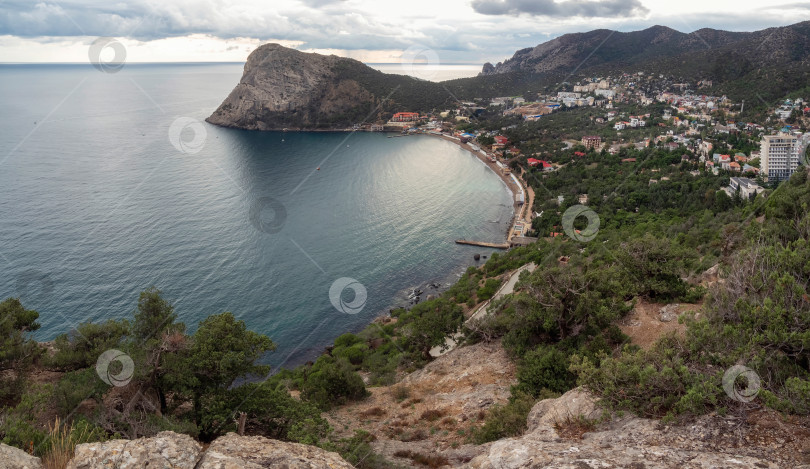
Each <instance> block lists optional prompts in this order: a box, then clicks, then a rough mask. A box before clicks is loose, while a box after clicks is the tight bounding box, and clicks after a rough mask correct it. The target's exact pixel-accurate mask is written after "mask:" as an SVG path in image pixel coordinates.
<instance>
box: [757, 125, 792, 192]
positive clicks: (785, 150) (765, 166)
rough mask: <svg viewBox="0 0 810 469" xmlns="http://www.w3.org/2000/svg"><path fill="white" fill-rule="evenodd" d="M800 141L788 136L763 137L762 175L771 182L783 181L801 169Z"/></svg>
mask: <svg viewBox="0 0 810 469" xmlns="http://www.w3.org/2000/svg"><path fill="white" fill-rule="evenodd" d="M800 147H801V144H800V140H799V139H798V138H797V137H795V136H793V135H788V134H779V135H766V136H764V137H762V144H761V148H760V150H761V152H762V157H761V158H762V161H761V169H762V175H763V176H764V177H767V178H768V180H769V181H783V180H785V179H789V178H790V176H791V175H792V174H793V173H794V172H795V171H796V168H798V167H799V152H800Z"/></svg>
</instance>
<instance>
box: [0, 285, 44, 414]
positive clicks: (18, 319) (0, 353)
mask: <svg viewBox="0 0 810 469" xmlns="http://www.w3.org/2000/svg"><path fill="white" fill-rule="evenodd" d="M38 317H39V313H37V312H36V311H34V310H30V309H25V308H24V307H23V305H22V303H20V300H19V299H17V298H8V299H6V300H4V301H2V302H0V370H3V372H2V373H0V406H2V405H3V404H14V403H15V402H16V401H17V399H18V398H19V397H20V395H21V394H22V393H23V391H24V390H25V380H26V377H27V374H28V371H29V370H30V368H31V366H32V365H33V364H34V362H35V361H36V360H37V359H38V358H39V357H40V355H41V354H42V349H41V348H40V347H39V345H38V344H37V343H36V342H35V341H34V340H33V339H32V338H31V336H30V334H31V332H33V331H36V330H37V329H39V323H38V322H36V320H37V318H38Z"/></svg>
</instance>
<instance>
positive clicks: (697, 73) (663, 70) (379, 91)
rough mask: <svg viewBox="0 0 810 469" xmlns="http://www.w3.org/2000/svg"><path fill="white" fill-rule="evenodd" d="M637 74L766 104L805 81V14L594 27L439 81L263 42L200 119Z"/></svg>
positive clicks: (420, 108)
mask: <svg viewBox="0 0 810 469" xmlns="http://www.w3.org/2000/svg"><path fill="white" fill-rule="evenodd" d="M639 71H642V72H646V73H648V74H650V75H652V76H656V75H662V76H664V77H666V79H668V80H670V81H671V82H673V81H674V82H675V83H684V82H686V83H696V82H698V81H701V80H707V81H711V82H713V84H714V85H713V87H712V89H711V90H707V92H712V93H715V94H718V95H720V94H725V95H728V96H729V97H731V98H732V99H734V100H735V101H740V100H747V101H748V102H752V103H756V104H755V105H753V106H749V107H748V109H749V110H753V109H754V108H755V106H760V107H761V106H763V105H765V106H767V105H768V103H769V102H770V103H775V102H776V101H777V100H779V99H782V98H784V97H785V96H786V95H787V94H789V93H791V92H795V91H799V90H803V89H805V88H808V83H810V21H805V22H801V23H796V24H794V25H790V26H784V27H776V28H768V29H764V30H761V31H755V32H729V31H721V30H714V29H708V28H704V29H700V30H697V31H694V32H692V33H688V34H687V33H682V32H679V31H676V30H674V29H672V28H669V27H666V26H653V27H650V28H647V29H645V30H642V31H634V32H628V33H623V32H617V31H611V30H607V29H597V30H594V31H589V32H584V33H573V34H566V35H563V36H560V37H558V38H555V39H552V40H550V41H547V42H544V43H542V44H538V45H536V46H534V47H529V48H524V49H520V50H519V51H517V52H516V53H515V54H514V55H513V56H512V58H510V59H507V60H506V61H504V62H500V63H498V64H496V65H492V64H490V63H487V64H485V65H484V66H483V69H482V71H481V73H480V74H479V75H478V76H477V77H473V78H464V79H457V80H450V81H446V82H442V83H434V82H430V81H424V80H418V79H416V78H413V77H409V76H404V75H395V74H385V73H383V72H380V71H378V70H375V69H372V68H370V67H368V66H367V65H365V64H363V63H361V62H359V61H357V60H354V59H348V58H343V57H337V56H334V55H331V56H325V55H319V54H313V53H304V52H301V51H298V50H295V49H289V48H286V47H283V46H280V45H278V44H265V45H262V46H260V47H259V48H257V49H256V50H255V51H254V52H253V53H251V54H250V56H249V57H248V60H247V62H246V64H245V70H244V74H243V76H242V79H241V80H240V82H239V84H238V85H237V86H236V87H235V88H234V90H233V91H232V92H231V93H230V94H229V96H228V97H227V98H226V99H225V100H224V101H223V102H222V104H221V105H220V106H219V107H218V108H217V109H216V110H215V111H214V112H213V114H211V116H210V117H209V118H208V119H207V121H208V122H210V123H212V124H216V125H221V126H225V127H235V128H242V129H250V130H281V129H301V130H303V129H307V130H317V129H327V130H328V129H343V128H346V127H350V126H352V125H353V124H358V123H374V122H384V121H386V120H388V118H390V116H391V115H392V114H393V113H394V112H399V111H415V112H431V111H436V110H445V109H450V108H452V107H453V106H455V105H456V103H458V102H459V101H472V100H474V99H476V98H482V99H485V98H492V97H496V96H522V95H526V94H527V93H529V94H531V93H535V94H537V93H546V92H550V91H551V92H553V91H554V90H555V89H557V88H559V87H558V86H557V87H555V84H557V85H558V84H560V83H562V82H564V81H569V80H571V81H576V80H580V79H584V78H588V77H594V76H602V77H610V76H615V75H616V74H619V75H621V74H623V73H635V72H639Z"/></svg>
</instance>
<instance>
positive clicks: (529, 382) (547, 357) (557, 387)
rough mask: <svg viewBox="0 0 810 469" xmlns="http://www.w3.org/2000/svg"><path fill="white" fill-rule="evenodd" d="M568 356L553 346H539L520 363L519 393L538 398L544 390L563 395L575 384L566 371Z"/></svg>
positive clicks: (572, 377)
mask: <svg viewBox="0 0 810 469" xmlns="http://www.w3.org/2000/svg"><path fill="white" fill-rule="evenodd" d="M568 366H569V364H568V356H567V355H566V354H565V353H563V352H561V351H560V350H558V349H557V348H556V347H554V346H542V345H541V346H539V347H537V348H536V349H534V350H532V351H531V352H529V353H528V354H526V356H525V357H524V358H523V359H522V360H521V361H520V363H519V364H518V369H517V378H518V385H517V389H518V390H519V391H520V392H523V393H526V394H528V395H531V396H535V397H536V396H540V395H541V394H542V393H543V392H544V390H548V391H551V392H555V393H564V392H566V391H568V390H569V389H571V388H573V387H574V386H575V384H576V376H574V374H572V373H571V372H570V371H568Z"/></svg>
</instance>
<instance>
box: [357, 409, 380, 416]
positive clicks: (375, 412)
mask: <svg viewBox="0 0 810 469" xmlns="http://www.w3.org/2000/svg"><path fill="white" fill-rule="evenodd" d="M383 415H385V411H384V410H383V409H382V407H372V408H370V409H366V410H364V411H362V412H360V416H361V417H382V416H383Z"/></svg>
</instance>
